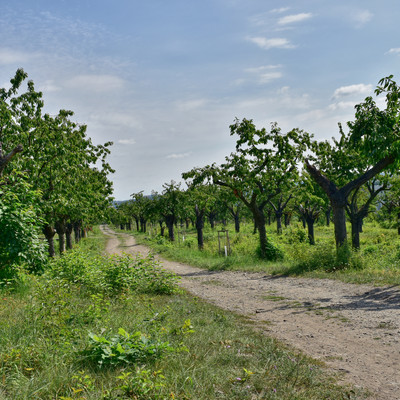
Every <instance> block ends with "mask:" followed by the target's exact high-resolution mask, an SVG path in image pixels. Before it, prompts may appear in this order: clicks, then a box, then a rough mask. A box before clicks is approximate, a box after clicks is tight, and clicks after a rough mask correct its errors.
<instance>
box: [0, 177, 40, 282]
mask: <svg viewBox="0 0 400 400" xmlns="http://www.w3.org/2000/svg"><path fill="white" fill-rule="evenodd" d="M39 195H40V194H39V193H38V192H35V191H32V190H31V187H30V185H29V184H28V183H27V182H26V181H25V180H24V177H23V175H21V174H17V173H14V174H12V176H11V177H9V178H8V179H7V185H6V182H5V181H4V179H3V180H0V280H1V279H2V278H12V277H15V276H16V274H17V269H18V266H19V265H21V264H25V265H26V266H27V267H28V268H29V269H30V270H32V271H38V270H40V269H42V268H43V266H44V264H45V261H46V257H45V250H46V246H45V244H44V242H43V241H42V240H40V238H39V233H40V223H41V220H40V218H39V217H38V215H37V203H38V201H39Z"/></svg>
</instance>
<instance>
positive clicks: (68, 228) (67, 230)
mask: <svg viewBox="0 0 400 400" xmlns="http://www.w3.org/2000/svg"><path fill="white" fill-rule="evenodd" d="M73 228H74V226H73V225H72V224H67V226H66V227H65V238H66V242H67V249H68V250H72V247H73V246H72V230H73Z"/></svg>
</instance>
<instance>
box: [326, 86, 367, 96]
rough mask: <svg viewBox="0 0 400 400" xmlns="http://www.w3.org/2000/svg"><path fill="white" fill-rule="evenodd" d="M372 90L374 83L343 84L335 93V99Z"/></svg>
mask: <svg viewBox="0 0 400 400" xmlns="http://www.w3.org/2000/svg"><path fill="white" fill-rule="evenodd" d="M371 91H372V85H365V84H364V83H359V84H357V85H349V86H341V87H340V88H338V89H336V90H335V92H334V93H333V96H332V97H333V99H338V98H340V97H344V96H352V95H358V94H368V93H370V92H371Z"/></svg>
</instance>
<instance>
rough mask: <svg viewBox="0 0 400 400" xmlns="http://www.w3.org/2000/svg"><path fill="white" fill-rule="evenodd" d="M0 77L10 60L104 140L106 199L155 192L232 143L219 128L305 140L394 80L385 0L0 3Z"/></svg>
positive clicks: (324, 133) (396, 8)
mask: <svg viewBox="0 0 400 400" xmlns="http://www.w3.org/2000/svg"><path fill="white" fill-rule="evenodd" d="M0 6H1V13H0V86H1V87H4V86H6V87H7V86H8V82H9V80H10V78H11V77H12V76H13V74H14V73H15V71H16V69H17V68H19V67H22V68H24V70H25V71H26V72H27V73H28V75H29V78H30V79H32V80H33V81H34V82H35V85H36V88H37V89H38V90H41V91H42V92H43V94H44V100H45V106H46V111H47V112H49V113H50V114H55V113H57V111H58V110H59V109H70V110H73V111H74V112H75V116H74V119H75V120H76V121H77V122H80V123H84V124H87V126H88V135H89V136H90V137H91V138H92V139H93V141H94V142H95V143H104V142H106V141H109V140H111V141H113V142H114V145H113V147H112V154H111V156H110V159H109V161H110V163H111V165H112V167H113V168H114V169H115V170H116V173H115V174H113V176H112V177H111V179H112V180H113V182H114V189H115V194H114V195H115V197H116V199H118V200H123V199H128V198H129V197H130V194H131V193H134V192H139V191H141V190H144V192H145V193H146V194H147V193H150V192H151V191H152V190H158V191H161V190H162V185H163V183H165V182H169V181H170V180H171V179H174V180H176V181H180V180H181V178H180V175H181V173H182V172H184V171H187V170H189V169H191V168H192V167H195V166H203V165H206V164H209V163H212V162H217V163H220V162H222V161H223V160H224V157H225V155H228V154H229V153H230V152H231V151H233V148H234V140H233V138H231V137H230V136H229V125H230V124H231V123H232V122H233V120H234V119H235V117H237V118H239V119H241V118H249V119H250V118H251V119H253V120H254V121H255V123H256V124H257V126H259V127H262V126H264V127H267V128H268V127H269V125H270V123H271V122H273V121H277V122H278V124H279V125H280V126H281V127H282V129H283V130H285V131H287V130H290V129H292V128H295V127H299V128H301V129H304V130H306V131H308V132H310V133H313V134H314V136H315V137H316V138H318V139H329V138H330V137H332V136H335V135H337V132H338V129H337V123H338V122H343V123H345V122H346V121H348V120H351V119H352V118H353V116H354V105H355V104H357V103H358V102H360V101H362V100H363V99H364V98H365V97H366V96H368V95H372V94H373V89H374V88H375V86H376V85H377V83H378V81H379V79H381V78H382V77H384V76H388V75H390V74H393V75H394V76H395V80H396V79H397V80H399V74H398V71H399V67H400V24H399V23H398V20H399V16H400V3H398V0H381V1H379V2H378V1H372V0H364V1H361V0H359V1H351V0H346V1H342V0H336V1H331V0H314V1H313V0H296V1H294V0H291V1H287V2H284V1H278V0H276V1H275V0H274V1H268V0H246V1H245V0H212V1H211V0H201V1H200V0H196V1H195V0H146V1H143V0H141V1H137V0H78V1H77V0H68V1H63V0H35V1H33V0H13V1H9V0H7V1H6V0H0Z"/></svg>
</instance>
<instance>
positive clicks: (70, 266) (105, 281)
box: [48, 249, 178, 295]
mask: <svg viewBox="0 0 400 400" xmlns="http://www.w3.org/2000/svg"><path fill="white" fill-rule="evenodd" d="M48 275H49V276H50V277H52V278H58V279H64V280H67V281H70V282H74V283H77V284H80V285H81V286H83V287H85V288H86V289H87V290H88V291H90V292H91V293H98V292H101V293H105V294H109V295H111V294H120V293H122V292H124V291H128V290H130V291H136V292H141V293H154V294H171V293H173V292H175V291H176V289H177V285H176V282H177V279H178V278H177V276H176V275H175V274H173V273H171V272H168V271H165V270H163V269H162V268H161V267H160V265H159V263H158V262H157V261H156V260H155V259H154V257H153V256H152V255H149V256H147V257H140V256H137V257H132V256H130V255H128V254H123V255H112V256H93V257H87V256H86V255H85V254H84V253H83V252H82V251H81V250H79V249H78V250H73V251H71V252H68V253H67V254H65V255H64V256H63V257H61V258H59V259H55V260H53V261H52V263H51V267H50V269H49V271H48Z"/></svg>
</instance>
